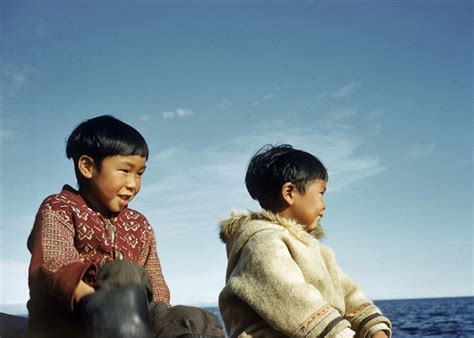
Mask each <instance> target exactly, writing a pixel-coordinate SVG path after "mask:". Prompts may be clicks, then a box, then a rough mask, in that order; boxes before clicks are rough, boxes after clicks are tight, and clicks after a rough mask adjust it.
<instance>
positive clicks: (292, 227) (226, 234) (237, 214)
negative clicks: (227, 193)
mask: <svg viewBox="0 0 474 338" xmlns="http://www.w3.org/2000/svg"><path fill="white" fill-rule="evenodd" d="M259 220H263V221H267V222H270V223H272V224H275V225H277V226H281V227H283V228H285V229H287V230H288V231H289V232H290V233H291V234H293V235H294V236H295V237H296V238H298V239H300V240H301V241H303V242H305V238H307V236H308V235H310V236H312V237H315V238H316V239H321V238H323V237H324V230H323V228H322V227H321V225H318V226H317V227H316V228H315V229H314V230H312V231H311V232H309V233H308V232H307V231H306V230H304V227H303V226H302V225H301V224H299V223H298V222H297V221H296V220H293V219H288V218H284V217H280V216H278V215H276V214H274V213H272V212H271V211H268V210H262V211H260V212H253V211H249V210H235V211H233V212H232V213H231V215H230V217H229V218H227V219H224V220H223V221H221V222H220V234H219V237H220V239H221V240H222V242H224V243H226V244H228V243H227V242H228V240H229V239H231V238H232V237H234V235H236V234H237V233H243V232H247V231H246V230H250V232H252V231H251V229H245V228H246V227H245V225H246V224H248V223H250V222H252V221H259ZM249 235H250V234H249Z"/></svg>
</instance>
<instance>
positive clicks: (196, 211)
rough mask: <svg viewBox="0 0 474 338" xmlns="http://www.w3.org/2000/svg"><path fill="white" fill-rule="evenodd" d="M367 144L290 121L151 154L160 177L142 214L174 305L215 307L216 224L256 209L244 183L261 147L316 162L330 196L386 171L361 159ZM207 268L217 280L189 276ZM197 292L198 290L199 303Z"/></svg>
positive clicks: (146, 188) (338, 129)
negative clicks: (283, 148)
mask: <svg viewBox="0 0 474 338" xmlns="http://www.w3.org/2000/svg"><path fill="white" fill-rule="evenodd" d="M328 123H329V122H328ZM368 141H369V138H368V137H365V136H362V135H359V134H357V133H355V132H354V131H353V130H351V129H350V128H347V127H346V125H345V124H343V123H338V122H337V121H336V122H334V121H332V122H331V128H326V125H325V124H318V125H313V126H306V127H304V128H291V129H289V128H288V124H287V123H286V122H285V121H279V120H275V121H273V122H268V123H265V124H262V125H257V126H255V127H254V129H252V130H247V131H246V132H245V133H244V134H239V135H234V136H233V137H228V138H226V139H222V140H221V141H220V142H219V143H218V144H212V145H208V146H202V147H194V146H193V145H191V144H178V145H175V146H173V147H170V148H167V149H163V150H161V151H160V152H158V153H156V154H152V155H151V160H150V161H151V163H149V167H153V168H154V169H153V172H154V173H155V172H156V175H157V176H156V178H154V177H148V178H147V177H145V181H144V184H143V187H142V192H141V193H140V196H139V199H138V200H137V203H139V205H137V209H139V210H141V211H142V212H143V213H144V214H145V215H146V216H147V217H148V219H149V220H150V222H151V224H152V225H153V226H154V227H155V229H156V231H157V241H158V250H159V254H160V259H161V262H162V265H163V269H164V273H165V277H166V279H167V280H168V281H169V283H170V287H171V288H172V294H173V299H174V302H190V303H202V302H206V301H207V302H216V301H217V295H218V292H219V291H220V288H221V287H222V285H223V283H224V274H225V269H226V261H225V249H224V245H223V244H222V243H221V242H220V241H219V239H218V222H219V220H221V219H222V218H224V217H226V216H227V215H228V214H229V213H230V211H231V210H232V209H252V210H258V209H259V206H258V204H257V202H255V201H253V200H252V199H251V198H250V197H249V196H248V193H247V191H246V188H245V184H244V176H245V170H246V167H247V164H248V161H249V159H250V157H251V155H253V154H254V153H255V152H256V151H257V150H258V149H259V148H260V147H261V146H263V145H265V144H268V143H271V144H275V143H290V144H292V145H293V146H294V147H295V148H299V149H303V150H306V151H308V152H311V153H313V154H315V155H316V156H317V157H318V158H319V159H320V160H322V161H323V163H324V164H325V165H326V167H327V168H328V171H329V175H330V181H329V182H330V183H329V190H330V191H332V192H334V193H336V192H339V191H344V190H346V189H350V188H351V187H352V185H353V184H355V183H357V182H363V181H364V180H367V179H369V178H370V177H372V176H375V175H377V174H378V173H380V172H381V171H382V170H384V166H383V165H382V163H381V162H380V160H379V159H378V158H377V157H376V156H369V155H365V156H361V155H359V154H358V152H359V150H360V148H361V146H363V145H364V144H365V143H367V142H368ZM147 175H150V173H148V174H147ZM151 179H152V181H151V182H150V181H149V180H151ZM177 248H179V249H177ZM203 265H204V266H205V269H207V270H210V271H217V272H216V273H212V274H209V275H207V274H206V275H207V276H208V277H206V278H205V277H203V276H200V275H199V272H198V271H191V270H192V269H193V268H196V267H199V266H201V267H202V266H203ZM178 267H179V268H178ZM183 270H184V271H186V273H183ZM207 270H206V271H207ZM194 275H196V276H199V278H198V277H195V278H193V284H192V285H193V287H192V288H190V285H191V284H189V280H190V279H189V276H194ZM195 290H200V291H199V295H196V294H195Z"/></svg>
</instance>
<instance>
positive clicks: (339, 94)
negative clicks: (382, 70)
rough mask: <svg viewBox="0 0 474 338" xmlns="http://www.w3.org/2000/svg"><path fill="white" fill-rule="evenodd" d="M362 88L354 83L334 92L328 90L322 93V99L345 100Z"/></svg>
mask: <svg viewBox="0 0 474 338" xmlns="http://www.w3.org/2000/svg"><path fill="white" fill-rule="evenodd" d="M359 86H360V84H359V83H357V82H352V83H350V84H348V85H346V86H343V87H341V88H337V89H334V90H330V91H329V90H327V91H323V92H322V93H321V97H333V98H344V97H348V96H350V95H352V94H353V93H354V92H355V90H356V89H357V88H358V87H359Z"/></svg>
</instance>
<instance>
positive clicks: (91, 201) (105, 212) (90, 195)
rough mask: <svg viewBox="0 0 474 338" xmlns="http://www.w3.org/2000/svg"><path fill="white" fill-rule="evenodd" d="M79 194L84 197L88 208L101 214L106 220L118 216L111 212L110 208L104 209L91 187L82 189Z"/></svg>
mask: <svg viewBox="0 0 474 338" xmlns="http://www.w3.org/2000/svg"><path fill="white" fill-rule="evenodd" d="M79 194H80V195H81V196H82V198H83V199H84V201H85V202H86V204H87V206H88V207H89V208H91V209H92V210H94V211H97V212H99V213H100V214H101V215H102V216H104V217H106V218H112V217H114V216H115V215H116V214H115V213H114V212H112V211H110V210H109V209H108V208H106V207H104V206H103V205H102V204H101V203H100V202H99V201H98V200H97V198H96V197H95V194H94V192H93V191H91V189H89V187H80V188H79Z"/></svg>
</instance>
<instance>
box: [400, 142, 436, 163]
mask: <svg viewBox="0 0 474 338" xmlns="http://www.w3.org/2000/svg"><path fill="white" fill-rule="evenodd" d="M434 149H435V145H434V143H425V144H423V143H417V144H413V145H412V146H411V147H410V149H409V150H408V153H407V155H408V157H409V158H410V159H412V160H417V159H420V158H423V157H426V156H428V155H430V154H431V153H432V152H433V151H434Z"/></svg>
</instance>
